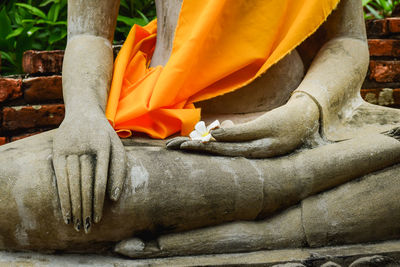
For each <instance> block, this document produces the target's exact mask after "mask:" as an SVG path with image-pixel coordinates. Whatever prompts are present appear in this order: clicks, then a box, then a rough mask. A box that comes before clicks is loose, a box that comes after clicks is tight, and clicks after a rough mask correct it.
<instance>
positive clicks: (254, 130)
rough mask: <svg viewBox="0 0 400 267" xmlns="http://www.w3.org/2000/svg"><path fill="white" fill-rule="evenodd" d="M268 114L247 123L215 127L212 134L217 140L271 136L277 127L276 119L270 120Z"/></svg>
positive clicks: (225, 140)
mask: <svg viewBox="0 0 400 267" xmlns="http://www.w3.org/2000/svg"><path fill="white" fill-rule="evenodd" d="M273 114H274V113H271V115H273ZM267 115H269V113H266V114H265V115H264V116H261V117H259V118H257V119H255V120H252V121H250V122H247V123H242V124H237V125H233V126H231V127H224V128H219V129H215V130H213V131H211V135H212V136H213V137H214V138H215V139H216V140H217V141H223V142H244V141H251V140H256V139H261V138H265V137H268V136H271V135H272V133H273V129H274V128H276V127H275V126H274V120H272V119H271V120H269V119H268V116H267Z"/></svg>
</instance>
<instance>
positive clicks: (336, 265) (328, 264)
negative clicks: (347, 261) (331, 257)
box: [321, 261, 341, 267]
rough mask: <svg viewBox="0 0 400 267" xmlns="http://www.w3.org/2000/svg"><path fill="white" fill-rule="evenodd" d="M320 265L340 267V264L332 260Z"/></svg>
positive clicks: (323, 266) (322, 266)
mask: <svg viewBox="0 0 400 267" xmlns="http://www.w3.org/2000/svg"><path fill="white" fill-rule="evenodd" d="M321 267H341V266H340V265H339V264H337V263H335V262H333V261H328V262H326V263H324V264H322V265H321Z"/></svg>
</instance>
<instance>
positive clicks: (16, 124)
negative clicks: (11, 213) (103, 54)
mask: <svg viewBox="0 0 400 267" xmlns="http://www.w3.org/2000/svg"><path fill="white" fill-rule="evenodd" d="M367 32H368V38H369V40H368V44H369V49H370V54H371V62H370V68H369V71H368V75H367V77H366V79H365V82H364V84H363V89H362V90H361V95H362V97H363V98H364V99H366V100H367V101H368V102H370V103H373V104H378V105H384V106H390V107H395V108H400V18H390V19H384V20H373V21H367ZM119 48H120V47H116V48H115V49H114V52H115V53H117V52H118V50H119ZM63 55H64V52H63V51H47V52H45V51H27V52H26V53H25V55H24V57H23V69H24V72H25V74H24V75H21V76H11V77H1V76H0V123H1V126H0V145H1V144H5V143H7V142H12V141H15V140H19V139H22V138H25V137H27V136H31V135H34V134H37V133H40V132H43V131H46V130H50V129H53V128H56V127H57V126H58V125H59V124H60V123H61V122H62V120H63V118H64V104H63V101H62V85H61V68H62V60H63ZM0 67H1V59H0Z"/></svg>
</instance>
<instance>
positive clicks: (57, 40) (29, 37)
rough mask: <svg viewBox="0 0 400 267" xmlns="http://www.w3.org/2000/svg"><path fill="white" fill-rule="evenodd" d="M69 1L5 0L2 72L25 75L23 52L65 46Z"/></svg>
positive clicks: (0, 14)
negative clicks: (21, 0) (22, 64)
mask: <svg viewBox="0 0 400 267" xmlns="http://www.w3.org/2000/svg"><path fill="white" fill-rule="evenodd" d="M66 5H67V0H47V1H38V0H27V1H24V3H16V1H5V3H1V4H0V25H1V26H0V51H1V57H2V72H5V73H21V72H22V67H21V62H22V55H23V52H24V51H26V50H29V49H37V50H53V49H63V48H64V47H65V37H66V35H67V22H66V18H67V8H66Z"/></svg>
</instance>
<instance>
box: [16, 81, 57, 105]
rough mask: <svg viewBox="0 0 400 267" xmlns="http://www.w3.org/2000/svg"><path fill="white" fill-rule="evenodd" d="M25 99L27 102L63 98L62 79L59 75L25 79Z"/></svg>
mask: <svg viewBox="0 0 400 267" xmlns="http://www.w3.org/2000/svg"><path fill="white" fill-rule="evenodd" d="M23 88H24V99H25V101H26V102H27V103H35V104H36V103H44V102H47V101H54V100H62V99H63V95H62V79H61V76H59V75H54V76H44V77H34V78H27V79H24V80H23Z"/></svg>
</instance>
